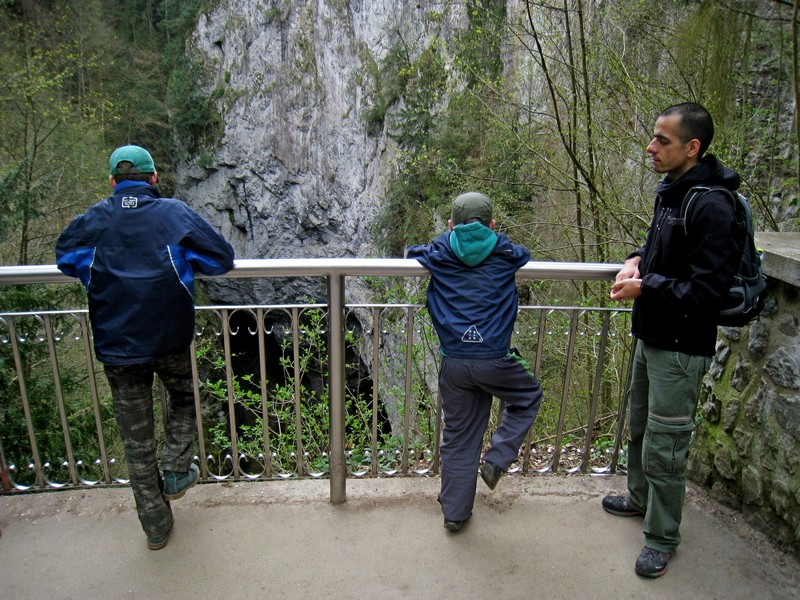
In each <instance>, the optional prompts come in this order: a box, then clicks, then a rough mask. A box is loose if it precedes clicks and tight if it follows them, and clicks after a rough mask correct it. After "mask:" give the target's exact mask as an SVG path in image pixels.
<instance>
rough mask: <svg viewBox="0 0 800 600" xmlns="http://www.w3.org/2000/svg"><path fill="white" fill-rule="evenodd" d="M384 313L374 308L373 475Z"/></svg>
mask: <svg viewBox="0 0 800 600" xmlns="http://www.w3.org/2000/svg"><path fill="white" fill-rule="evenodd" d="M382 314H383V313H382V309H381V308H380V307H375V308H373V309H372V438H371V441H372V444H371V447H372V456H371V457H370V461H369V472H370V475H372V476H373V477H374V476H376V475H377V474H378V409H379V403H380V390H379V384H380V372H381V327H382V319H381V317H382Z"/></svg>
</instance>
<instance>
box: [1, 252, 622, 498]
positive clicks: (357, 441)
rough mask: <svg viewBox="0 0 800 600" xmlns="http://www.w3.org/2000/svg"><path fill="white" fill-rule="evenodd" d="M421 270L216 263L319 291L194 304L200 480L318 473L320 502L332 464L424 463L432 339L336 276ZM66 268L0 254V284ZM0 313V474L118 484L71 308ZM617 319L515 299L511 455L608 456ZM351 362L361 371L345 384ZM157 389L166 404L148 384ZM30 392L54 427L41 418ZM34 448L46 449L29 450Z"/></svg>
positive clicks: (428, 457)
mask: <svg viewBox="0 0 800 600" xmlns="http://www.w3.org/2000/svg"><path fill="white" fill-rule="evenodd" d="M619 267H620V265H615V264H598V263H557V262H530V263H528V264H527V265H526V266H524V267H523V268H522V269H520V270H519V272H518V279H520V280H528V279H533V280H546V279H553V280H603V279H609V280H610V279H612V278H613V276H614V274H615V273H616V272H617V271H618V270H619ZM427 274H428V273H427V270H426V269H424V268H423V267H421V266H420V265H419V263H418V262H417V261H415V260H404V259H269V260H237V261H236V265H235V267H234V269H233V270H232V271H231V272H229V273H228V274H226V275H224V276H223V277H225V278H265V277H324V278H325V279H326V282H327V291H328V298H327V303H326V304H287V305H247V306H208V307H198V308H197V323H198V326H197V336H196V338H195V341H194V351H193V352H192V356H193V374H194V381H195V407H196V411H197V414H198V432H197V433H198V454H199V456H200V457H202V460H200V463H201V464H200V466H201V474H202V477H203V478H204V479H210V480H229V479H234V480H235V479H263V478H267V479H269V478H289V477H321V476H326V475H327V476H329V478H330V500H331V502H333V503H341V502H344V501H345V499H346V481H347V477H348V475H349V476H356V477H361V476H392V475H397V474H400V475H409V474H417V475H425V474H435V473H437V472H438V467H439V463H438V450H439V439H440V432H441V413H440V404H439V402H438V398H437V390H436V374H437V367H438V361H437V354H436V348H437V342H436V340H435V333H434V332H433V330H432V327H431V324H430V322H429V321H428V319H427V314H426V312H425V311H424V310H422V306H421V304H419V303H413V302H412V303H408V302H401V303H374V304H357V303H346V302H345V279H346V278H347V277H359V278H363V277H382V278H387V277H400V278H403V279H404V280H408V278H411V279H412V280H416V279H418V278H424V277H426V276H427ZM65 282H71V283H75V280H74V279H71V278H68V277H66V276H64V275H62V274H61V273H60V272H59V271H58V270H57V269H56V268H55V266H50V265H43V266H25V267H14V266H12V267H0V284H17V285H19V284H33V283H65ZM0 327H2V328H3V329H4V331H3V330H0V350H3V351H4V352H5V355H4V356H5V358H4V356H0V359H2V360H5V361H7V362H8V364H7V367H6V369H7V370H9V368H10V367H11V363H13V374H12V379H14V380H16V381H15V382H14V383H15V384H16V385H15V386H7V389H9V388H10V387H16V388H17V389H18V394H19V396H18V397H16V398H15V401H18V402H15V406H19V407H21V413H22V414H21V415H20V416H21V417H22V418H23V420H24V425H21V424H20V423H18V422H16V421H14V423H15V427H16V428H15V430H14V431H10V430H9V427H7V426H6V427H4V429H3V430H2V431H0V466H2V468H3V470H4V471H6V472H5V473H4V479H3V482H0V489H2V488H4V489H5V491H17V490H20V491H21V490H28V489H30V490H39V489H54V488H59V487H64V486H92V485H97V484H114V483H124V482H125V481H126V480H125V466H124V461H120V460H118V459H117V458H116V456H115V454H116V455H119V456H122V451H121V448H120V447H119V442H118V440H116V441H114V440H115V439H116V438H115V437H114V429H115V424H114V421H113V417H112V415H111V414H110V408H109V407H110V402H109V401H108V392H107V390H106V389H105V387H104V382H103V381H100V380H98V378H97V377H96V370H97V369H98V368H99V365H98V364H97V363H96V362H95V360H94V358H93V353H92V348H91V339H90V329H89V323H88V316H87V313H86V311H85V310H70V311H37V312H28V313H25V312H19V313H10V312H4V313H0ZM627 330H628V310H624V309H607V308H587V307H564V306H520V311H519V317H518V322H517V330H516V333H515V341H516V343H517V345H519V346H521V347H524V348H525V349H526V350H527V353H526V355H533V356H535V361H534V367H533V368H534V371H535V372H536V373H537V375H538V376H539V378H540V380H542V384H543V387H544V388H545V398H546V402H545V404H543V408H542V410H540V415H539V417H538V418H537V424H535V425H534V428H533V429H532V430H531V434H530V436H529V439H528V441H527V442H526V444H525V445H524V446H523V448H522V449H521V454H520V460H519V463H518V464H516V465H514V467H513V469H512V470H517V471H520V472H522V473H528V472H554V471H557V470H560V469H562V470H565V471H582V472H587V471H594V472H605V471H613V470H614V469H615V468H616V465H617V461H618V458H619V452H620V448H621V445H622V434H623V433H622V432H623V427H624V418H623V415H624V410H625V402H624V389H625V385H626V376H627V373H626V367H625V366H624V365H626V364H627V357H628V355H629V352H630V344H631V339H630V337H629V336H628V335H627ZM268 344H271V346H270V347H269V348H268V347H267V345H268ZM348 357H350V359H349V362H348ZM237 363H247V364H245V365H241V364H237ZM350 363H352V364H350ZM77 365H80V368H78V367H77ZM363 371H367V372H368V375H367V376H364V377H362V378H361V379H359V380H358V381H357V382H356V384H355V385H354V384H352V383H351V384H348V378H350V379H352V378H353V376H354V375H353V374H354V373H356V374H358V373H361V372H363ZM43 382H46V385H45V384H43ZM361 384H364V385H361ZM31 385H34V386H36V389H30V387H31ZM42 388H46V389H42ZM42 399H44V400H42ZM556 399H557V403H556ZM36 402H39V404H38V405H37V406H38V408H36V407H35V406H34V404H35V403H36ZM42 402H43V404H42ZM160 404H161V410H162V412H163V411H165V410H166V401H165V395H164V391H163V388H161V403H160ZM42 406H44V407H45V409H44V412H47V410H49V411H50V412H49V418H50V419H54V420H56V422H57V423H58V425H57V426H55V427H54V426H53V425H52V422H42V421H43V420H44V421H47V418H46V417H43V415H42V410H43V409H42ZM9 410H10V409H9V408H8V407H6V415H5V418H6V421H5V422H6V424H8V423H9V421H8V419H9ZM312 430H313V431H312ZM54 432H55V433H54ZM87 432H89V433H88V434H87ZM79 436H83V437H84V438H87V439H80V440H78V439H76V437H79ZM12 438H13V441H14V450H13V451H12V450H11V449H10V444H11V442H12ZM20 438H22V439H23V440H24V441H25V444H23V446H25V447H24V448H22V447H21V446H20V444H19V440H20ZM109 445H111V446H112V447H109ZM43 446H46V447H47V449H48V450H47V451H48V452H50V453H52V454H55V455H57V456H43V455H42V452H41V451H40V448H41V447H43ZM4 448H5V451H4ZM78 448H88V450H77V449H78ZM87 453H94V454H95V456H92V457H89V456H86V454H87ZM595 463H597V464H595Z"/></svg>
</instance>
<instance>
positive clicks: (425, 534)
mask: <svg viewBox="0 0 800 600" xmlns="http://www.w3.org/2000/svg"><path fill="white" fill-rule="evenodd" d="M438 485H439V480H438V479H435V478H434V479H429V478H404V479H400V478H398V479H377V480H375V479H373V480H369V479H367V480H349V481H348V482H347V498H348V500H347V502H346V503H345V504H342V505H338V506H334V505H332V504H330V502H328V490H329V483H328V481H327V480H322V481H313V480H304V481H274V482H265V483H238V484H209V485H201V486H197V487H196V488H194V489H192V490H190V491H189V492H188V493H187V495H186V497H185V498H183V499H182V500H179V501H176V502H174V503H173V510H174V513H175V516H176V524H175V527H174V529H173V532H172V535H171V537H170V542H169V545H168V546H167V547H166V548H164V549H163V550H160V551H155V552H154V551H150V550H148V549H147V547H146V545H145V538H144V534H143V533H142V531H141V529H140V527H139V522H138V520H137V518H136V513H135V511H134V510H133V500H132V497H131V493H130V490H128V489H126V488H117V489H97V490H89V491H74V490H73V491H62V492H53V493H45V494H26V495H15V496H0V528H1V529H2V538H0V598H3V599H8V600H11V599H13V600H17V599H19V600H25V599H29V598H36V599H38V598H47V599H64V598H72V599H103V600H108V599H117V598H148V599H162V598H164V599H167V598H169V599H178V600H182V599H205V598H214V599H215V598H234V599H236V600H249V599H250V598H259V599H282V598H287V599H288V598H311V599H317V598H334V599H350V598H364V599H395V598H403V599H406V598H408V599H417V598H425V599H428V598H431V599H450V598H452V599H459V600H461V599H470V598H477V599H485V598H488V599H491V600H502V599H517V598H519V599H523V598H524V599H526V600H527V599H538V598H547V599H561V598H592V599H593V598H610V599H617V598H640V599H645V598H646V599H648V600H650V599H653V600H656V599H660V598H665V599H666V598H668V599H670V600H677V599H682V598H691V599H700V598H702V599H706V598H718V599H725V600H732V599H738V598H742V599H748V600H753V599H759V600H762V599H768V598H775V599H784V598H786V599H790V598H800V591H798V590H800V578H798V573H800V569H798V562H797V561H796V560H795V559H794V558H793V557H789V556H786V555H783V554H782V553H780V552H778V551H776V550H775V549H774V548H773V547H772V546H770V545H769V544H768V543H766V542H765V540H764V539H763V537H762V536H760V535H759V534H756V533H754V532H753V531H751V530H750V529H749V528H748V527H747V526H746V525H744V524H743V523H742V519H741V518H736V515H735V513H731V512H730V511H728V510H725V509H722V508H721V507H719V506H718V505H715V504H714V503H712V502H710V501H709V500H708V499H707V498H705V496H704V495H703V494H702V493H700V492H698V491H697V490H694V489H693V488H690V490H689V495H688V499H687V508H686V511H685V514H684V524H683V527H682V533H683V544H682V545H681V547H680V549H679V551H678V554H677V555H676V556H675V558H673V559H672V561H671V562H670V565H669V571H668V572H667V574H666V575H665V576H664V577H662V578H660V579H656V580H647V579H642V578H640V577H638V576H637V575H636V574H635V573H634V572H633V563H634V561H635V559H636V556H637V555H638V553H639V550H640V548H641V546H642V535H641V519H638V518H631V519H623V518H619V517H613V516H611V515H608V514H606V513H605V512H603V510H602V509H601V507H600V499H601V498H602V496H603V495H605V494H606V493H608V492H612V491H619V490H622V489H623V488H624V479H623V478H621V477H588V476H572V477H562V476H537V477H528V478H519V477H507V478H505V479H504V480H503V481H502V482H501V483H500V485H499V486H498V488H497V490H496V491H495V492H489V491H488V490H486V488H485V487H484V486H483V483H482V482H479V484H478V497H477V500H476V505H475V513H474V516H473V518H472V521H471V522H470V523H468V524H467V525H466V526H465V527H464V529H463V530H462V531H460V532H458V533H455V534H453V533H450V532H448V531H446V530H445V529H444V528H443V527H442V516H441V513H440V512H439V508H438V504H437V503H436V500H435V498H436V492H437V490H438Z"/></svg>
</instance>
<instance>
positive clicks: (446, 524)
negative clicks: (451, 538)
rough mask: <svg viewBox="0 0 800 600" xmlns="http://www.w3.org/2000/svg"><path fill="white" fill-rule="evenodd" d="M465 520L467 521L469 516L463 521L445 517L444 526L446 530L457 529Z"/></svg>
mask: <svg viewBox="0 0 800 600" xmlns="http://www.w3.org/2000/svg"><path fill="white" fill-rule="evenodd" d="M467 521H469V517H467V518H466V519H464V520H463V521H451V520H450V519H448V518H445V520H444V528H445V529H447V530H448V531H458V530H459V529H461V527H462V526H463V525H464V523H466V522H467Z"/></svg>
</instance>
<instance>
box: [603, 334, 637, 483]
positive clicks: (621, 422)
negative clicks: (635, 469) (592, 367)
mask: <svg viewBox="0 0 800 600" xmlns="http://www.w3.org/2000/svg"><path fill="white" fill-rule="evenodd" d="M631 339H632V342H631V351H630V354H628V368H627V369H626V374H625V388H624V390H623V392H622V400H621V401H620V403H619V414H618V416H617V435H616V437H615V438H614V453H613V455H612V456H611V466H610V471H611V472H612V473H616V472H617V463H618V462H619V453H620V450H621V449H622V432H623V431H624V430H625V425H626V423H625V419H626V413H627V409H628V397H629V395H630V393H631V375H632V374H633V357H634V355H635V354H636V344H637V339H636V338H635V337H633V338H631Z"/></svg>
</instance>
